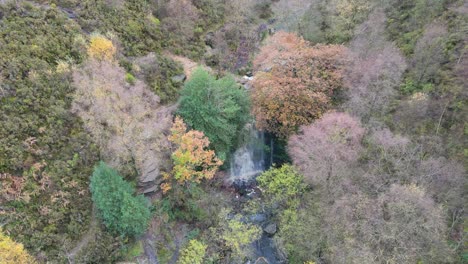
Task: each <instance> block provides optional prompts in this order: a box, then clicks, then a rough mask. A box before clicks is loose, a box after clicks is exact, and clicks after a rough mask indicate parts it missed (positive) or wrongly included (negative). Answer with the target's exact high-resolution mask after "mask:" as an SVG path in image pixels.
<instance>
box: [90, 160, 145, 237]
mask: <svg viewBox="0 0 468 264" xmlns="http://www.w3.org/2000/svg"><path fill="white" fill-rule="evenodd" d="M90 188H91V194H92V198H93V202H94V204H95V205H96V208H97V209H98V210H99V214H100V216H101V218H102V220H103V222H104V225H105V226H106V227H107V228H108V229H109V230H110V231H111V232H113V233H117V234H119V235H121V236H135V235H140V234H142V233H143V232H144V231H145V230H146V227H147V224H148V221H149V219H150V217H151V215H150V211H149V209H148V203H147V201H146V200H145V198H144V197H143V196H141V195H138V196H134V195H133V193H134V190H133V188H132V187H131V185H130V184H129V183H128V182H126V181H124V180H123V178H122V177H121V176H120V175H119V174H118V172H117V171H115V170H114V169H112V168H110V167H108V166H107V165H106V164H105V163H104V162H100V163H99V164H98V165H97V166H96V167H95V168H94V172H93V176H92V177H91V185H90Z"/></svg>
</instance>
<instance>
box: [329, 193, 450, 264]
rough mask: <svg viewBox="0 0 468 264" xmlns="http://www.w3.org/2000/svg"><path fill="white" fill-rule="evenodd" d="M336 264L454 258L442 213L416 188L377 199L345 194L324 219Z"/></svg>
mask: <svg viewBox="0 0 468 264" xmlns="http://www.w3.org/2000/svg"><path fill="white" fill-rule="evenodd" d="M324 223H325V226H326V227H325V232H326V233H327V240H328V244H329V245H330V250H329V253H328V254H329V256H328V259H329V260H330V261H331V262H333V263H347V262H352V263H389V262H390V263H392V262H394V263H415V262H417V261H423V262H430V263H432V262H434V263H441V262H444V261H447V260H450V257H451V252H450V249H449V247H448V245H447V242H446V240H445V231H446V224H445V221H444V211H443V210H442V208H441V207H440V206H438V205H437V204H435V203H434V201H433V200H432V199H431V198H430V197H428V196H427V195H426V194H425V192H424V191H423V190H422V189H421V188H420V187H417V186H416V185H409V186H402V185H398V184H396V185H392V186H391V187H390V188H389V189H388V191H386V192H382V193H381V194H380V195H379V196H378V197H377V198H372V197H371V196H367V195H365V194H362V193H360V194H347V195H345V196H344V197H343V198H341V199H339V200H337V201H336V203H335V204H334V205H333V206H332V208H330V210H328V212H327V215H326V216H325V219H324Z"/></svg>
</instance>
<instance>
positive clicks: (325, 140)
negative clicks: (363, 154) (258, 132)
mask: <svg viewBox="0 0 468 264" xmlns="http://www.w3.org/2000/svg"><path fill="white" fill-rule="evenodd" d="M364 132H365V130H364V128H362V126H361V123H360V122H359V121H358V120H356V119H355V118H353V117H352V116H350V115H348V114H346V113H333V112H332V113H328V114H325V115H324V116H323V117H322V118H321V119H319V120H317V121H315V122H314V123H313V124H311V125H308V126H304V127H302V128H301V130H300V132H299V134H298V135H294V136H291V138H290V140H289V142H288V152H289V154H290V155H291V158H292V160H293V163H294V165H296V166H297V167H298V168H299V170H300V171H301V172H302V173H303V174H304V176H305V179H306V180H307V181H308V182H309V183H311V184H315V185H320V186H322V187H324V188H325V189H326V190H327V192H328V194H330V193H331V192H335V191H337V190H339V188H336V184H339V185H340V186H343V185H346V183H349V180H350V179H349V178H348V177H344V176H346V172H347V170H346V169H345V168H347V167H348V166H352V164H353V163H354V162H356V161H357V159H358V157H359V152H360V150H361V148H362V146H361V140H362V137H363V136H364Z"/></svg>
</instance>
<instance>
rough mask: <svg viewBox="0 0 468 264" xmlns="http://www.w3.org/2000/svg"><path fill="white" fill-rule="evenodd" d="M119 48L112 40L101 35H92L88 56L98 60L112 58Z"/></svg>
mask: <svg viewBox="0 0 468 264" xmlns="http://www.w3.org/2000/svg"><path fill="white" fill-rule="evenodd" d="M116 51H117V49H116V48H115V47H114V44H112V41H110V40H108V39H106V38H105V37H103V36H101V35H97V34H95V35H92V36H91V40H90V43H89V47H88V56H90V57H91V58H94V59H97V60H112V59H113V58H114V55H115V52H116Z"/></svg>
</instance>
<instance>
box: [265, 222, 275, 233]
mask: <svg viewBox="0 0 468 264" xmlns="http://www.w3.org/2000/svg"><path fill="white" fill-rule="evenodd" d="M263 231H265V233H267V234H268V235H270V236H272V235H274V234H276V231H277V227H276V224H275V223H271V224H268V225H267V226H266V227H265V228H264V229H263Z"/></svg>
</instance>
